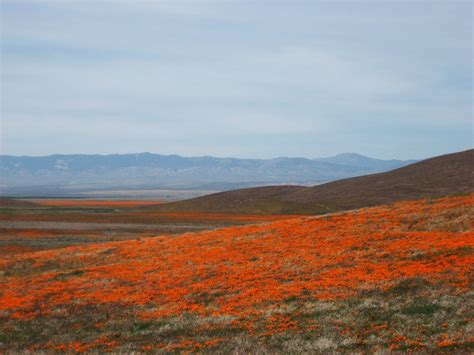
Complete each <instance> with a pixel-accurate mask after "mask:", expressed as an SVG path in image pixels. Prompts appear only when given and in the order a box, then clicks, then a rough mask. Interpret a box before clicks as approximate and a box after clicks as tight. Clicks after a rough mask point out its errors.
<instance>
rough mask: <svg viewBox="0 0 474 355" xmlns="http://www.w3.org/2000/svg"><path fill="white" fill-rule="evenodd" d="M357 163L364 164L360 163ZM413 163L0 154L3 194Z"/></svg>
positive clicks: (342, 173) (292, 175) (338, 173)
mask: <svg viewBox="0 0 474 355" xmlns="http://www.w3.org/2000/svg"><path fill="white" fill-rule="evenodd" d="M360 157H363V156H360ZM354 160H356V162H354ZM357 160H359V161H363V162H364V163H357ZM412 162H413V161H411V160H408V161H402V160H382V159H374V158H369V157H363V158H357V159H355V158H354V155H351V156H335V157H328V158H316V159H308V158H288V157H279V158H273V159H239V158H217V157H211V156H201V157H182V156H179V155H176V154H174V155H161V154H153V153H136V154H109V155H100V154H90V155H88V154H54V155H48V156H42V157H31V156H10V155H0V175H1V176H2V179H1V186H3V188H4V189H8V188H9V187H10V188H11V187H26V186H48V185H63V186H66V187H68V188H71V187H75V186H80V185H84V184H89V185H93V186H96V187H100V188H106V187H110V186H145V185H147V186H149V185H152V184H153V185H160V184H161V185H163V186H167V187H183V186H184V187H196V186H201V185H207V184H215V183H232V184H235V183H242V184H243V185H244V186H245V184H247V185H252V183H253V184H255V183H263V184H284V183H289V182H291V183H297V184H316V183H321V182H325V181H332V180H337V179H341V178H345V177H351V176H358V175H364V174H369V173H373V172H380V171H386V170H390V169H393V168H395V167H400V166H405V165H407V164H410V163H412ZM1 186H0V187H1Z"/></svg>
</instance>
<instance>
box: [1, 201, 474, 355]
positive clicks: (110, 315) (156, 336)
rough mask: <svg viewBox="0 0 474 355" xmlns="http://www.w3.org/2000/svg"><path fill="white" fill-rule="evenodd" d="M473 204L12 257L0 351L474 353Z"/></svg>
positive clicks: (392, 209)
mask: <svg viewBox="0 0 474 355" xmlns="http://www.w3.org/2000/svg"><path fill="white" fill-rule="evenodd" d="M473 205H474V194H471V195H465V196H458V197H449V198H439V199H430V200H418V201H407V202H399V203H395V204H392V205H386V206H379V207H374V208H367V209H361V210H357V211H350V212H345V213H338V214H332V215H325V216H312V217H292V218H290V216H285V218H284V219H277V220H273V221H272V220H271V218H268V220H266V221H262V220H260V221H257V220H255V221H254V223H255V224H246V225H241V226H230V227H226V228H220V229H215V230H207V231H202V232H189V233H184V234H179V235H160V236H156V237H150V236H147V237H142V238H135V239H133V240H124V241H114V242H104V243H89V244H84V245H77V246H68V247H64V248H56V249H51V250H43V251H35V252H24V253H17V254H15V255H9V256H3V257H1V255H0V257H1V259H0V350H1V351H13V352H17V351H22V350H55V351H67V352H86V351H87V352H89V351H97V352H103V351H122V352H130V351H138V352H170V351H171V352H182V351H191V352H204V353H205V352H221V353H225V352H239V353H246V352H263V353H288V352H290V353H298V352H328V351H341V352H366V351H377V350H380V351H386V350H394V351H395V350H399V351H407V350H412V351H416V350H418V351H428V352H433V351H445V352H451V351H461V352H472V351H474V347H473V346H474V338H473V334H474V312H473V310H474V297H473V296H474V288H473V265H474V253H473V252H474V230H473V226H472V221H473V216H474V215H473V213H474V208H473ZM74 213H76V212H74ZM137 213H138V212H137ZM193 216H195V215H193ZM15 218H17V217H11V220H14V219H15ZM38 218H40V217H38ZM87 218H89V217H87ZM90 218H91V219H93V218H95V217H90ZM129 218H131V217H129ZM215 218H217V217H215ZM7 219H8V218H7ZM247 222H248V221H247ZM257 222H258V223H257ZM33 237H34V236H33ZM36 238H41V235H39V236H36Z"/></svg>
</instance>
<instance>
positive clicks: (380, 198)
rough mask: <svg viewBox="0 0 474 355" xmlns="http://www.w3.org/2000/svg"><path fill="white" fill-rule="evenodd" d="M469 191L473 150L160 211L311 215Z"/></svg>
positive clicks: (245, 191)
mask: <svg viewBox="0 0 474 355" xmlns="http://www.w3.org/2000/svg"><path fill="white" fill-rule="evenodd" d="M472 191H474V150H472V149H471V150H467V151H464V152H459V153H453V154H447V155H443V156H439V157H435V158H431V159H427V160H424V161H421V162H418V163H414V164H411V165H408V166H405V167H402V168H399V169H396V170H392V171H389V172H385V173H379V174H373V175H367V176H361V177H355V178H349V179H343V180H339V181H334V182H330V183H327V184H323V185H318V186H314V187H304V186H266V187H258V188H251V189H240V190H233V191H227V192H221V193H216V194H212V195H207V196H203V197H198V198H194V199H190V200H186V201H178V202H174V203H168V204H164V205H162V206H159V207H157V209H159V210H161V211H202V212H204V211H206V212H227V213H284V214H288V213H294V214H313V213H315V214H316V213H327V212H334V211H340V210H348V209H355V208H359V207H366V206H373V205H378V204H384V203H390V202H394V201H399V200H407V199H417V198H425V197H438V196H447V195H453V194H463V193H468V192H472Z"/></svg>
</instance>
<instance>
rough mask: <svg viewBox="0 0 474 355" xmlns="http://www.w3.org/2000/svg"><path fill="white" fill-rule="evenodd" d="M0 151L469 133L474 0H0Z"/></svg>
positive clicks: (435, 148) (263, 151) (302, 153)
mask: <svg viewBox="0 0 474 355" xmlns="http://www.w3.org/2000/svg"><path fill="white" fill-rule="evenodd" d="M1 15H2V21H1V22H2V35H1V42H2V43H1V45H2V53H1V69H2V70H1V77H2V80H1V82H2V88H1V89H2V90H1V101H2V105H1V122H0V123H1V127H0V128H1V137H0V138H1V142H0V154H5V155H15V156H18V155H31V156H43V155H51V154H74V153H77V152H80V153H79V154H126V153H128V152H146V151H150V152H156V153H157V154H164V155H170V154H177V155H181V156H206V155H209V156H215V157H236V158H258V159H262V158H275V157H306V158H315V157H329V156H334V155H336V154H339V153H343V152H354V153H357V154H361V155H364V156H369V157H374V158H378V159H402V160H406V159H424V158H428V157H433V156H438V155H443V154H447V153H452V152H456V151H463V150H466V149H470V148H472V145H473V122H472V116H473V113H472V3H471V2H470V1H462V0H459V1H452V2H449V3H442V2H431V1H415V2H409V3H408V2H396V1H384V2H376V1H354V2H343V1H335V2H325V1H315V2H311V3H290V2H287V3H285V2H274V3H272V4H271V6H270V5H269V4H268V3H265V2H245V3H244V2H215V1H195V2H186V1H182V2H180V1H177V2H171V1H160V2H153V1H128V0H119V1H114V2H111V1H107V0H99V1H94V2H92V1H88V0H84V1H81V0H79V1H74V2H61V1H54V0H39V1H33V0H4V1H2V3H1Z"/></svg>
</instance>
